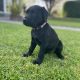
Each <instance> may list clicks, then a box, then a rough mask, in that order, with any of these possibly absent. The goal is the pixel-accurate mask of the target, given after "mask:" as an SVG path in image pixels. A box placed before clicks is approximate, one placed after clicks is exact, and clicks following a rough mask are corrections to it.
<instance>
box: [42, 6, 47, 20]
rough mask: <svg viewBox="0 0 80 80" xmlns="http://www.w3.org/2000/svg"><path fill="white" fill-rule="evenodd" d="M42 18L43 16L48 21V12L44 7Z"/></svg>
mask: <svg viewBox="0 0 80 80" xmlns="http://www.w3.org/2000/svg"><path fill="white" fill-rule="evenodd" d="M42 16H43V18H44V20H45V21H47V18H48V11H47V10H46V9H45V8H44V7H42Z"/></svg>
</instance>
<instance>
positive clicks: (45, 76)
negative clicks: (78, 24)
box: [0, 23, 80, 80]
mask: <svg viewBox="0 0 80 80" xmlns="http://www.w3.org/2000/svg"><path fill="white" fill-rule="evenodd" d="M30 31H31V29H30V28H28V27H26V26H24V25H22V24H11V23H0V80H80V32H74V31H67V30H56V32H57V34H58V36H59V38H60V39H61V40H62V42H63V44H64V50H63V55H64V56H65V59H64V60H60V59H58V58H57V57H56V55H55V54H53V53H50V54H46V55H45V58H44V61H43V63H42V64H41V65H40V66H38V65H33V64H32V61H33V60H34V59H36V57H37V53H38V51H39V47H38V46H37V48H36V49H35V51H34V53H33V56H31V57H28V58H24V57H22V54H23V53H24V52H25V51H28V48H29V45H30V39H31V36H30Z"/></svg>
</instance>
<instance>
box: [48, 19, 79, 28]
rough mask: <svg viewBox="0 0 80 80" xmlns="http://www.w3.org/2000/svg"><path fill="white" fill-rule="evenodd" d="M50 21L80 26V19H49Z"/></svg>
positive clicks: (68, 25) (69, 25) (51, 22)
mask: <svg viewBox="0 0 80 80" xmlns="http://www.w3.org/2000/svg"><path fill="white" fill-rule="evenodd" d="M48 22H49V23H50V24H52V25H56V26H67V27H79V28H80V19H74V18H71V19H70V18H68V19H49V20H48Z"/></svg>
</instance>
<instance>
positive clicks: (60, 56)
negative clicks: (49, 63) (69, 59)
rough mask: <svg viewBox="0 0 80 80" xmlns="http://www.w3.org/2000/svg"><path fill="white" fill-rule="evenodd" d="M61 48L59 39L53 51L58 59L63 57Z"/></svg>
mask: <svg viewBox="0 0 80 80" xmlns="http://www.w3.org/2000/svg"><path fill="white" fill-rule="evenodd" d="M62 50H63V44H62V42H61V41H59V43H58V45H57V47H56V49H55V51H54V52H55V53H56V55H57V57H58V58H60V59H64V56H63V55H62V54H61V52H62Z"/></svg>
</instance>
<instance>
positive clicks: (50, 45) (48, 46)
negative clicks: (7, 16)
mask: <svg viewBox="0 0 80 80" xmlns="http://www.w3.org/2000/svg"><path fill="white" fill-rule="evenodd" d="M47 18H48V12H47V11H46V9H45V8H44V7H40V6H37V5H35V6H32V7H30V8H29V9H28V10H27V11H26V16H25V18H24V20H23V23H24V25H26V26H30V27H32V31H31V38H32V40H31V46H30V48H29V51H28V52H27V53H25V54H23V56H24V57H28V56H31V55H32V53H33V51H34V49H35V47H36V45H37V44H38V45H39V46H40V51H39V54H38V58H37V59H36V60H34V61H33V63H34V64H41V63H42V61H43V59H44V55H45V53H47V52H49V51H52V50H53V51H54V53H56V55H57V56H58V57H59V58H60V59H64V57H63V55H62V54H61V52H62V49H63V44H62V42H61V40H59V38H58V36H57V34H56V32H55V31H54V30H53V29H52V28H51V27H50V26H49V24H48V23H46V24H45V25H44V27H43V28H41V25H42V24H44V23H45V22H47Z"/></svg>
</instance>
